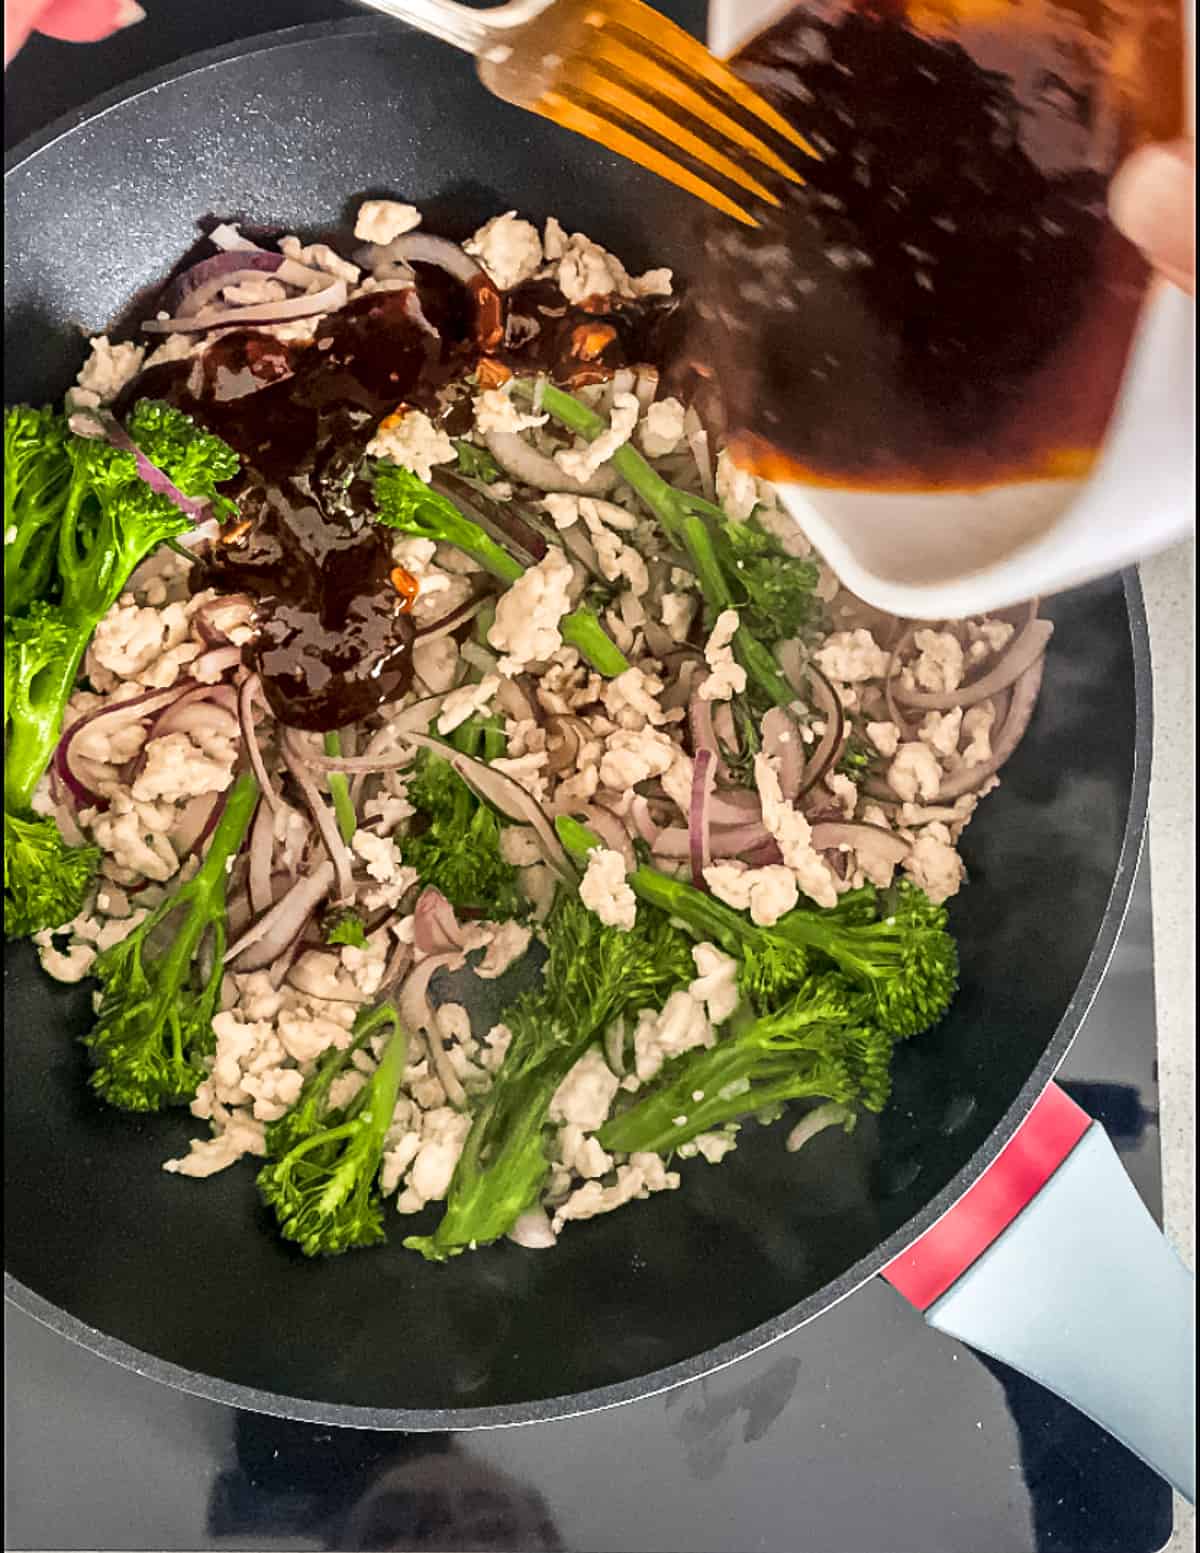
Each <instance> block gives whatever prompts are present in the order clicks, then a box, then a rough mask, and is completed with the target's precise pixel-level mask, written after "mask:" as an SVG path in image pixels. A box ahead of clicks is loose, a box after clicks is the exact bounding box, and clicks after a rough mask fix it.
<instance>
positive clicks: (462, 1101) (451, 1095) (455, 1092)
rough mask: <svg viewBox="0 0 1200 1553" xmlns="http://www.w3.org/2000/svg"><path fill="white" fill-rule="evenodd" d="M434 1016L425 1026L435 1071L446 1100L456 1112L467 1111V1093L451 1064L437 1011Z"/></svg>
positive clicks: (426, 1040) (427, 1043)
mask: <svg viewBox="0 0 1200 1553" xmlns="http://www.w3.org/2000/svg"><path fill="white" fill-rule="evenodd" d="M430 1012H431V1013H432V1015H433V1017H432V1019H430V1021H429V1023H428V1024H427V1025H426V1026H425V1045H426V1047H427V1048H428V1050H429V1056H430V1058H431V1059H432V1062H433V1071H434V1072H435V1073H436V1074H437V1077H438V1082H439V1083H440V1084H441V1086H442V1088H443V1089H444V1090H445V1091H446V1099H447V1100H448V1101H449V1102H450V1104H451V1105H452V1106H453V1107H454V1109H455V1110H456V1111H465V1110H466V1109H467V1092H466V1090H465V1089H464V1088H463V1087H462V1083H461V1082H460V1080H459V1077H458V1074H457V1073H456V1072H455V1071H454V1068H453V1067H452V1066H451V1063H450V1054H449V1052H448V1051H447V1050H446V1042H445V1040H444V1039H443V1037H442V1032H441V1028H440V1026H439V1025H438V1022H437V1010H436V1009H432V1010H431V1011H430Z"/></svg>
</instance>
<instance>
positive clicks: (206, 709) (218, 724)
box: [147, 696, 241, 742]
mask: <svg viewBox="0 0 1200 1553" xmlns="http://www.w3.org/2000/svg"><path fill="white" fill-rule="evenodd" d="M168 733H208V734H221V735H224V737H226V738H229V739H237V738H240V737H241V724H240V723H239V722H238V720H237V717H236V715H235V714H234V713H233V712H231V711H229V710H228V709H227V708H226V707H223V706H221V705H220V704H219V703H217V702H215V701H212V700H210V699H209V698H208V697H207V696H198V697H197V698H196V699H195V700H193V701H189V702H188V704H187V705H186V706H171V707H168V708H167V710H166V711H165V712H164V713H163V714H162V716H161V717H160V718H159V720H158V721H157V722H156V723H155V725H154V731H153V735H152V736H153V737H154V738H156V739H161V738H163V737H164V736H165V735H166V734H168ZM147 742H149V741H148V740H147Z"/></svg>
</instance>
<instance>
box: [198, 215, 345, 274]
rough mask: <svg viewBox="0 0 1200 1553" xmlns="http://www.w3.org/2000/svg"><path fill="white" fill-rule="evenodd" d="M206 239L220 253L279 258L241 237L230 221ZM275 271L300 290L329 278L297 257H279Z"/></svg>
mask: <svg viewBox="0 0 1200 1553" xmlns="http://www.w3.org/2000/svg"><path fill="white" fill-rule="evenodd" d="M208 240H209V242H210V243H211V244H212V245H213V247H214V248H219V249H220V250H221V251H222V253H240V254H248V253H265V254H266V255H267V256H268V257H269V258H279V255H277V254H275V253H274V252H272V250H270V249H268V248H263V247H261V246H260V245H259V244H258V243H252V242H251V241H250V239H249V238H248V237H243V236H242V234H241V233H240V232H239V231H238V229H237V227H236V226H234V225H233V224H232V223H222V224H221V225H220V226H216V227H214V228H213V229H212V231H211V232H210V233H209V234H208ZM275 273H276V274H277V276H278V277H279V279H280V280H282V281H286V283H287V284H288V285H289V286H296V287H298V288H299V289H300V290H305V289H307V288H308V287H309V286H315V285H318V284H320V285H324V284H325V282H326V281H327V280H328V279H329V277H328V275H326V273H325V271H324V270H317V269H312V268H310V267H309V266H308V265H307V264H301V263H300V261H299V260H298V259H286V258H279V267H278V269H277V270H276V272H275Z"/></svg>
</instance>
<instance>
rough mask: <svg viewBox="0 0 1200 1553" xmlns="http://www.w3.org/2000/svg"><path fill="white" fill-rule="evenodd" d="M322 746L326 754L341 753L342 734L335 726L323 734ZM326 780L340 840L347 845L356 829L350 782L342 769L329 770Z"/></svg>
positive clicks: (356, 822) (356, 823)
mask: <svg viewBox="0 0 1200 1553" xmlns="http://www.w3.org/2000/svg"><path fill="white" fill-rule="evenodd" d="M324 747H325V753H326V754H327V755H340V754H341V753H342V736H341V734H340V733H338V731H337V729H336V728H335V729H333V730H332V732H330V733H327V734H326V735H325V739H324ZM326 781H327V782H328V784H329V796H330V797H331V798H332V799H333V809H334V813H335V814H336V815H337V825H338V830H339V831H340V832H341V835H342V840H343V841H344V842H345V843H346V845H347V846H349V845H350V842H351V841H352V840H353V838H354V832H355V831H356V830H357V829H358V819H357V817H356V816H355V813H354V805H353V804H352V803H351V802H350V784H349V783H348V782H347V781H346V775H345V772H343V771H331V772H330V773H329V775H328V777H327V778H326Z"/></svg>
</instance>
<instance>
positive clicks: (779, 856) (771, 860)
mask: <svg viewBox="0 0 1200 1553" xmlns="http://www.w3.org/2000/svg"><path fill="white" fill-rule="evenodd" d="M740 861H741V862H743V863H745V865H746V867H747V868H775V867H776V866H777V865H778V864H780V863H782V862H783V853H782V852H781V851H780V850H779V843H778V842H777V841H776V840H775V838H774V837H773V836H768V837H767V839H766V840H765V841H762V842H760V843H759V844H758V846H756V847H751V848H750V850H749V851H748V852H743V853H742V856H741V859H740Z"/></svg>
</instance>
